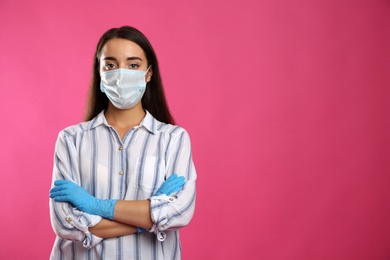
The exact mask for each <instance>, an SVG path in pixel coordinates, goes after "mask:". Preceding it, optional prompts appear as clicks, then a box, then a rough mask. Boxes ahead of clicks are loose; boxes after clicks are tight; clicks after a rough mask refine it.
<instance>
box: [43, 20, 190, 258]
mask: <svg viewBox="0 0 390 260" xmlns="http://www.w3.org/2000/svg"><path fill="white" fill-rule="evenodd" d="M54 160H55V161H54V169H53V185H52V189H51V191H50V197H51V198H52V199H51V200H50V215H51V223H52V226H53V229H54V231H55V233H56V235H57V237H56V241H55V244H54V247H53V250H52V253H51V259H181V246H180V241H179V231H178V230H179V229H180V228H182V227H184V226H186V225H187V224H188V223H189V222H190V220H191V218H192V216H193V213H194V207H195V180H196V172H195V168H194V165H193V161H192V156H191V144H190V139H189V136H188V134H187V132H186V131H185V130H184V129H183V128H181V127H179V126H175V125H174V122H173V118H172V116H171V114H170V112H169V110H168V107H167V104H166V101H165V97H164V92H163V87H162V82H161V77H160V72H159V67H158V62H157V58H156V55H155V53H154V50H153V48H152V46H151V45H150V43H149V41H148V40H147V38H146V37H145V36H144V35H143V34H142V33H141V32H140V31H138V30H137V29H135V28H133V27H129V26H123V27H120V28H113V29H110V30H109V31H107V32H106V33H105V34H104V35H103V36H102V37H101V39H100V40H99V42H98V45H97V48H96V53H95V58H94V65H93V71H92V82H91V87H90V94H89V102H88V112H87V116H86V122H82V123H80V124H78V125H75V126H70V127H68V128H66V129H64V130H63V131H61V132H60V134H59V136H58V140H57V143H56V149H55V158H54ZM184 180H185V181H184Z"/></svg>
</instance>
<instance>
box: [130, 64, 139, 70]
mask: <svg viewBox="0 0 390 260" xmlns="http://www.w3.org/2000/svg"><path fill="white" fill-rule="evenodd" d="M138 67H139V65H138V64H137V63H131V64H129V69H132V70H136V69H137V68H138Z"/></svg>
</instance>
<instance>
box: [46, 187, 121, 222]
mask: <svg viewBox="0 0 390 260" xmlns="http://www.w3.org/2000/svg"><path fill="white" fill-rule="evenodd" d="M54 185H55V187H54V188H52V189H51V190H50V198H52V199H54V200H55V201H60V202H70V203H72V204H73V206H75V207H76V208H78V209H79V210H81V211H83V212H86V213H89V214H93V215H98V216H102V217H103V218H108V219H111V220H112V219H113V218H114V206H115V203H116V202H117V201H118V200H101V199H98V198H95V197H94V196H92V195H91V194H89V193H88V192H86V191H85V190H84V189H83V188H82V187H80V186H79V185H77V184H76V183H74V182H72V181H68V180H56V181H55V182H54Z"/></svg>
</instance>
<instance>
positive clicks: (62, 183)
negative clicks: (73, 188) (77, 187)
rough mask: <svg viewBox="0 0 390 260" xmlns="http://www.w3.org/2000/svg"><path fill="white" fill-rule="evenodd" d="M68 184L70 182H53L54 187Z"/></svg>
mask: <svg viewBox="0 0 390 260" xmlns="http://www.w3.org/2000/svg"><path fill="white" fill-rule="evenodd" d="M69 182H70V181H68V180H56V181H54V185H56V186H61V185H64V184H67V183H69Z"/></svg>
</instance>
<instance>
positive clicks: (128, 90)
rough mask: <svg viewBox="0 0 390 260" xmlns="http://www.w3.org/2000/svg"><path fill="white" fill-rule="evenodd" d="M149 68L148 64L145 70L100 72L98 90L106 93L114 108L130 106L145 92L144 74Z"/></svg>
mask: <svg viewBox="0 0 390 260" xmlns="http://www.w3.org/2000/svg"><path fill="white" fill-rule="evenodd" d="M149 69H150V66H149V68H148V69H147V70H146V71H145V72H144V71H141V70H128V69H115V70H109V71H104V72H100V78H101V82H100V90H101V91H102V92H103V93H105V94H106V96H107V97H108V99H109V100H110V101H111V103H112V104H113V105H114V106H115V107H116V108H119V109H128V108H132V107H134V106H135V105H136V104H137V103H138V102H139V101H140V100H141V98H142V96H143V95H144V93H145V89H146V81H145V75H146V73H148V71H149Z"/></svg>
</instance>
